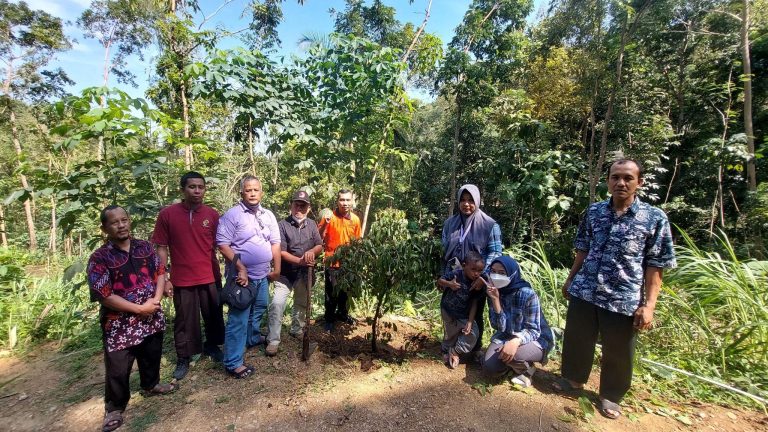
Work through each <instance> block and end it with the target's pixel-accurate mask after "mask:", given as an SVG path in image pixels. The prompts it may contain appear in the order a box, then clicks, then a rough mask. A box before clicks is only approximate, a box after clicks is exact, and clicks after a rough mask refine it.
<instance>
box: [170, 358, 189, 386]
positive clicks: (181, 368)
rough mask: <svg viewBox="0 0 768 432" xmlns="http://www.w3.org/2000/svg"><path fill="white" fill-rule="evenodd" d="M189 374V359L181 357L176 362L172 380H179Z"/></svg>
mask: <svg viewBox="0 0 768 432" xmlns="http://www.w3.org/2000/svg"><path fill="white" fill-rule="evenodd" d="M188 372H189V357H182V358H180V359H178V360H176V370H174V371H173V379H175V380H177V381H178V380H181V379H183V378H184V377H185V376H187V373H188Z"/></svg>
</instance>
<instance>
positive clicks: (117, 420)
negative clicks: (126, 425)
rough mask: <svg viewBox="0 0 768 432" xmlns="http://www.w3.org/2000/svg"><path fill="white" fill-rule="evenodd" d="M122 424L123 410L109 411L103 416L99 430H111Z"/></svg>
mask: <svg viewBox="0 0 768 432" xmlns="http://www.w3.org/2000/svg"><path fill="white" fill-rule="evenodd" d="M122 425H123V412H122V411H110V412H108V413H107V414H106V415H105V416H104V422H103V423H102V424H101V432H111V431H113V430H115V429H117V428H119V427H120V426H122Z"/></svg>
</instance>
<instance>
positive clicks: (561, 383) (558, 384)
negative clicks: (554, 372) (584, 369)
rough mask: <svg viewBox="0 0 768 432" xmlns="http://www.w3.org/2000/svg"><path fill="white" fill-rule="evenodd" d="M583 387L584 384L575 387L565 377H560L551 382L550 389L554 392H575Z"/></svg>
mask: <svg viewBox="0 0 768 432" xmlns="http://www.w3.org/2000/svg"><path fill="white" fill-rule="evenodd" d="M583 389H584V386H583V385H582V386H580V387H576V386H574V385H573V384H571V382H570V381H569V380H567V379H566V378H563V377H560V378H558V379H557V381H555V382H553V383H552V390H554V391H555V392H556V393H575V392H578V391H581V390H583Z"/></svg>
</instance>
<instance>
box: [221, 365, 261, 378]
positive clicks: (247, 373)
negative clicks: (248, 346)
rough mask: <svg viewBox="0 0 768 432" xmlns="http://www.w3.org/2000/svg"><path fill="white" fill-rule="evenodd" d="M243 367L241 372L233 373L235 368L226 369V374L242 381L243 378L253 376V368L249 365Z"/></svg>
mask: <svg viewBox="0 0 768 432" xmlns="http://www.w3.org/2000/svg"><path fill="white" fill-rule="evenodd" d="M243 366H245V369H243V370H241V371H240V372H235V369H236V368H235V369H227V373H228V374H229V375H230V376H233V377H235V378H237V379H243V378H248V377H249V376H251V375H253V372H255V371H256V370H255V369H254V368H253V366H249V365H243Z"/></svg>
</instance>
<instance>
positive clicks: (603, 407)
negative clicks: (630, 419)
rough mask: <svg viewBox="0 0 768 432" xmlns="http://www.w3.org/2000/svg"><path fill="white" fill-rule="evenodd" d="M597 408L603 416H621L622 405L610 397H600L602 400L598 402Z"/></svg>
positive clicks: (612, 417) (613, 417) (611, 417)
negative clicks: (610, 399)
mask: <svg viewBox="0 0 768 432" xmlns="http://www.w3.org/2000/svg"><path fill="white" fill-rule="evenodd" d="M597 409H598V411H600V414H602V415H603V417H606V418H609V419H611V420H616V419H617V418H619V417H620V416H621V407H620V406H619V404H617V403H616V402H611V401H609V400H608V399H603V398H600V402H598V403H597Z"/></svg>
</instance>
